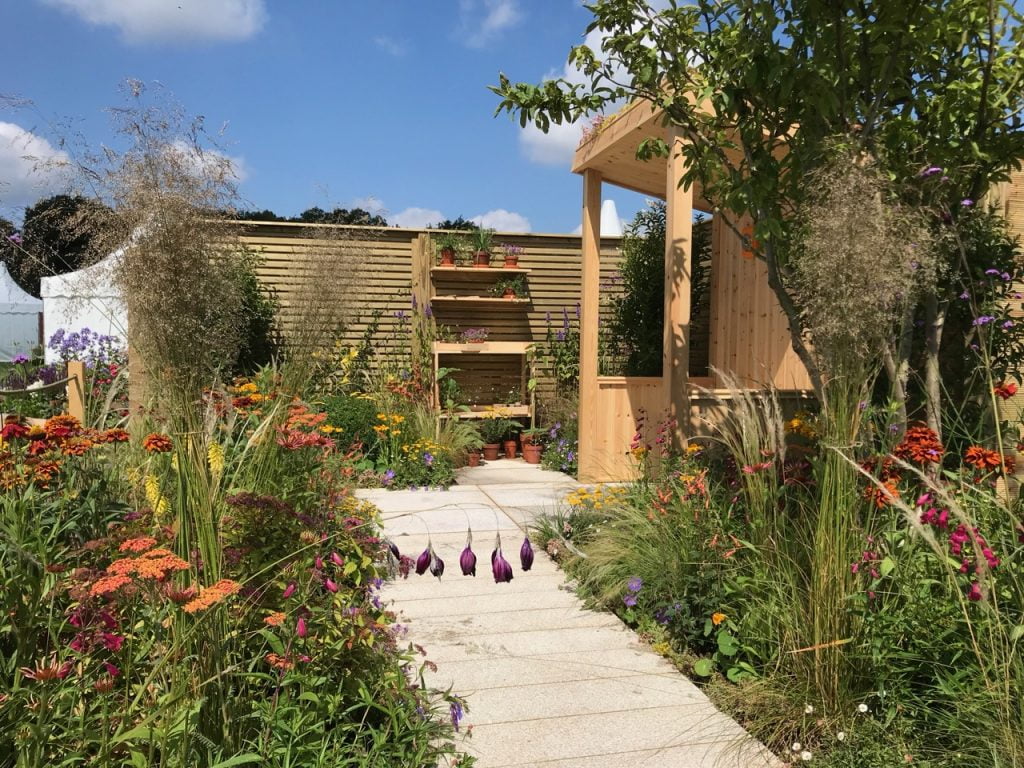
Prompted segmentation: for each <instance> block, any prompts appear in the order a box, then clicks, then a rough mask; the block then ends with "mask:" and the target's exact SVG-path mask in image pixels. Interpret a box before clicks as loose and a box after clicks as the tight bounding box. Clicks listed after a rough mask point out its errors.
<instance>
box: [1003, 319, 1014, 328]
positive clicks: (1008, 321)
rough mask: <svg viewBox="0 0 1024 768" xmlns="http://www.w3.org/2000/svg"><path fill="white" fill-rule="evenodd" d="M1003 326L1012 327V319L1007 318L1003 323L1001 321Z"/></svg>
mask: <svg viewBox="0 0 1024 768" xmlns="http://www.w3.org/2000/svg"><path fill="white" fill-rule="evenodd" d="M1003 328H1007V329H1008V328H1013V320H1007V321H1006V322H1005V323H1003Z"/></svg>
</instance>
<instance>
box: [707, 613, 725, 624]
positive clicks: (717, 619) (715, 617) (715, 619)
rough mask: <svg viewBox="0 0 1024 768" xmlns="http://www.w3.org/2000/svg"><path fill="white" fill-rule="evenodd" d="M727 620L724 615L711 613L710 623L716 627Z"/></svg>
mask: <svg viewBox="0 0 1024 768" xmlns="http://www.w3.org/2000/svg"><path fill="white" fill-rule="evenodd" d="M727 618H728V616H726V615H725V614H724V613H712V614H711V623H712V624H714V625H715V626H716V627H717V626H718V625H719V624H721V623H722V622H723V621H725V620H726V619H727Z"/></svg>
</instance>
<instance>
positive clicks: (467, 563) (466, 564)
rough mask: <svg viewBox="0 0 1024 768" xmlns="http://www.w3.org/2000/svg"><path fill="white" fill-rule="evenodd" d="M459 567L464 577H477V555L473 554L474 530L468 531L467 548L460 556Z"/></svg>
mask: <svg viewBox="0 0 1024 768" xmlns="http://www.w3.org/2000/svg"><path fill="white" fill-rule="evenodd" d="M459 567H460V568H461V569H462V575H463V576H476V555H475V554H474V553H473V530H472V529H468V530H467V531H466V548H465V549H464V550H462V554H461V555H459Z"/></svg>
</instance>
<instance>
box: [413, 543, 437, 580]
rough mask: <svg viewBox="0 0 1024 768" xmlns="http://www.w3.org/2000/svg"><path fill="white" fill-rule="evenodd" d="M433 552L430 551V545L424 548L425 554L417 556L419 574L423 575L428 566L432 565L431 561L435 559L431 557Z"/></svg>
mask: <svg viewBox="0 0 1024 768" xmlns="http://www.w3.org/2000/svg"><path fill="white" fill-rule="evenodd" d="M432 554H433V553H432V552H431V551H430V547H429V546H427V548H426V549H424V550H423V554H421V555H420V556H419V557H417V558H416V575H417V576H422V575H423V574H424V573H426V572H427V568H429V567H430V561H431V560H432V559H433V558H432V557H431V555H432Z"/></svg>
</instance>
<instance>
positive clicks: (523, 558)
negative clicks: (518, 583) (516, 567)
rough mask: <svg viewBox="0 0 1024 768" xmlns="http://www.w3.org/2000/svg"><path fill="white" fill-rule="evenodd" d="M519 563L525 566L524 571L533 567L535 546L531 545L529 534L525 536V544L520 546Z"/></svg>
mask: <svg viewBox="0 0 1024 768" xmlns="http://www.w3.org/2000/svg"><path fill="white" fill-rule="evenodd" d="M519 564H520V565H522V566H523V570H524V571H528V570H530V569H531V568H532V567H533V547H532V546H531V545H530V537H529V536H526V537H524V538H523V546H521V547H520V548H519Z"/></svg>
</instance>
